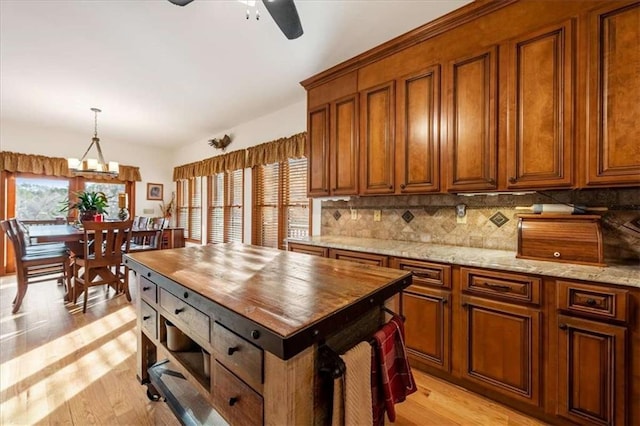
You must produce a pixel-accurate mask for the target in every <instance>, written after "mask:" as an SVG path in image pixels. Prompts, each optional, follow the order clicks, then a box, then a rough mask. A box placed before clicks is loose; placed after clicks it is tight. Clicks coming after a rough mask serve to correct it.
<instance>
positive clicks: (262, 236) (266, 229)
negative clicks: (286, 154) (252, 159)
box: [253, 163, 280, 248]
mask: <svg viewBox="0 0 640 426" xmlns="http://www.w3.org/2000/svg"><path fill="white" fill-rule="evenodd" d="M279 174H280V164H279V163H272V164H266V165H262V166H257V167H255V168H254V175H255V176H256V180H255V183H254V191H255V206H254V213H255V214H254V215H253V230H254V235H253V244H255V245H259V246H265V247H273V248H278V246H279V242H278V206H279V202H278V201H279V200H278V197H279V193H280V187H279Z"/></svg>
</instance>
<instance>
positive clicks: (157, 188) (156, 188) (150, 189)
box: [147, 183, 163, 201]
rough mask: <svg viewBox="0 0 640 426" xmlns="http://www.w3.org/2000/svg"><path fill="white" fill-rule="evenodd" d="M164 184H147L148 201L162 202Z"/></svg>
mask: <svg viewBox="0 0 640 426" xmlns="http://www.w3.org/2000/svg"><path fill="white" fill-rule="evenodd" d="M162 195H163V194H162V184H161V183H148V184H147V200H160V201H162Z"/></svg>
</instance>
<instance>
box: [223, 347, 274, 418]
mask: <svg viewBox="0 0 640 426" xmlns="http://www.w3.org/2000/svg"><path fill="white" fill-rule="evenodd" d="M213 403H214V405H215V406H216V408H217V409H218V411H219V412H220V414H222V416H223V417H224V418H225V419H226V420H227V421H228V422H229V424H232V425H235V424H238V425H262V418H263V401H262V396H260V395H259V394H258V393H256V392H255V391H254V390H253V389H251V388H250V387H249V386H247V385H246V384H245V383H244V382H243V381H242V380H240V379H239V378H237V377H236V376H235V375H234V374H233V373H232V372H230V371H229V370H227V369H226V368H225V367H224V366H223V365H222V364H220V363H219V362H218V361H217V360H216V362H215V366H214V374H213Z"/></svg>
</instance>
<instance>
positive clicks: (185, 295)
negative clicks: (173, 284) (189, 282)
mask: <svg viewBox="0 0 640 426" xmlns="http://www.w3.org/2000/svg"><path fill="white" fill-rule="evenodd" d="M188 297H189V293H187V292H186V291H185V292H184V298H185V299H187V298H188Z"/></svg>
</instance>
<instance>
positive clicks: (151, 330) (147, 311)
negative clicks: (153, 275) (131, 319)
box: [140, 300, 158, 339]
mask: <svg viewBox="0 0 640 426" xmlns="http://www.w3.org/2000/svg"><path fill="white" fill-rule="evenodd" d="M157 320H158V314H157V313H156V310H155V309H153V308H152V307H151V306H149V304H148V303H147V302H145V301H144V300H143V301H142V302H141V303H140V321H141V323H142V328H143V329H144V330H145V331H146V332H147V334H148V335H149V336H151V337H153V338H154V339H157V338H158V321H157Z"/></svg>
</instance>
